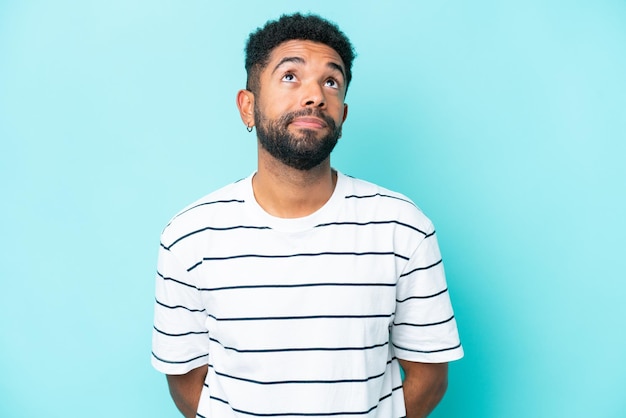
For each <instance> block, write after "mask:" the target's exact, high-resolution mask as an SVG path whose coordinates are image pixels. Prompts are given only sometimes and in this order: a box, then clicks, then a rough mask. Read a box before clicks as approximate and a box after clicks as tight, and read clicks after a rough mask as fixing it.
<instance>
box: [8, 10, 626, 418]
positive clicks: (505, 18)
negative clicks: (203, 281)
mask: <svg viewBox="0 0 626 418" xmlns="http://www.w3.org/2000/svg"><path fill="white" fill-rule="evenodd" d="M292 11H305V12H306V11H312V12H316V13H320V14H321V15H323V16H325V17H327V18H329V19H331V20H333V21H336V22H337V23H338V24H339V25H340V26H341V27H342V29H343V30H344V31H345V32H346V33H347V34H348V35H349V36H350V37H351V39H352V41H353V43H354V44H355V46H356V49H357V52H358V57H357V60H356V62H355V67H354V79H353V83H352V85H351V86H350V91H349V93H348V96H347V102H348V103H349V104H350V113H349V117H348V120H347V122H346V124H345V127H344V135H343V137H342V139H341V141H340V144H339V145H338V147H337V149H336V151H335V153H334V156H333V165H334V166H335V167H337V168H338V169H340V170H341V171H343V172H345V173H346V174H350V175H353V176H358V177H362V178H364V179H366V180H369V181H373V182H376V183H379V184H381V185H383V186H385V187H388V188H392V189H395V190H398V191H400V192H403V193H405V194H407V195H408V196H410V197H411V198H412V199H413V200H415V201H416V202H417V203H418V205H419V206H420V207H421V208H422V209H423V210H424V211H425V212H426V214H427V215H428V216H429V217H430V218H431V219H432V220H433V221H434V222H435V225H436V226H437V230H438V234H439V240H440V243H441V247H442V251H443V254H444V261H445V263H446V271H447V274H448V281H449V286H450V289H451V297H452V301H453V303H454V306H455V310H456V315H457V319H458V323H459V329H460V333H461V337H462V340H463V343H464V346H465V351H466V357H465V358H464V359H463V360H461V361H459V362H457V363H454V364H452V365H451V369H450V373H451V377H450V388H449V390H448V393H447V395H446V397H445V398H444V401H443V402H442V404H441V405H440V406H439V408H438V409H437V411H436V412H435V413H434V414H433V416H434V417H494V418H500V417H508V418H517V417H519V418H521V417H625V416H626V397H624V393H626V361H625V360H624V353H625V352H626V326H624V319H625V318H626V303H625V300H624V299H625V296H626V284H625V283H626V280H625V279H626V273H625V272H624V264H625V259H626V256H625V254H626V251H625V250H626V244H625V242H624V236H625V234H626V222H625V221H624V218H625V216H626V168H625V167H626V163H625V162H624V160H625V157H626V145H625V143H626V3H625V2H624V1H621V0H614V1H610V0H597V1H558V0H556V1H540V0H527V1H510V2H506V1H495V0H493V1H489V0H477V1H473V2H464V1H454V0H451V1H436V2H435V1H430V2H427V1H358V2H357V1H354V2H338V1H336V0H329V1H318V2H315V3H314V4H313V3H305V2H298V1H278V0H269V1H258V2H257V1H255V2H253V1H248V2H243V1H229V2H225V1H215V2H214V1H209V0H204V1H200V0H194V1H173V0H172V1H154V0H151V1H148V0H135V1H132V0H109V1H105V0H102V1H98V0H85V1H70V0H56V1H46V0H39V1H36V0H33V1H28V0H0V144H1V148H0V163H1V166H0V185H1V204H0V216H1V226H0V232H1V236H0V238H1V240H2V241H1V245H2V247H1V252H0V263H1V270H0V271H1V273H0V274H1V277H0V280H1V284H2V287H1V289H2V290H1V291H0V416H2V417H12V418H13V417H15V418H21V417H48V418H61V417H62V418H73V417H85V416H87V417H174V416H177V412H176V410H175V408H174V406H173V403H172V402H171V400H170V398H169V395H168V393H167V388H166V384H165V379H164V377H163V376H162V375H160V374H159V373H157V372H156V371H154V370H153V369H152V368H151V366H150V338H151V331H152V322H151V321H152V304H153V300H154V299H153V291H154V273H155V268H156V254H157V246H158V242H159V234H160V232H161V229H162V228H163V226H164V225H165V223H166V222H167V221H168V219H169V218H170V217H171V216H172V215H173V214H174V213H175V212H176V211H178V210H179V209H181V208H182V207H183V206H185V205H187V204H188V203H190V202H192V201H193V200H195V199H197V198H199V197H201V196H202V195H204V194H206V193H208V192H210V191H212V190H214V189H216V188H218V187H220V186H222V185H224V184H226V183H229V182H231V181H234V180H237V179H239V178H241V177H244V176H246V175H248V174H249V173H251V172H252V171H253V170H254V168H255V165H256V154H255V152H256V143H255V137H254V134H248V133H247V132H246V130H245V127H244V126H243V123H242V122H241V121H240V119H239V116H238V113H237V110H236V107H235V94H236V92H237V90H238V89H240V88H242V87H243V86H244V83H245V72H244V68H243V46H244V42H245V39H246V37H247V35H248V33H249V32H250V31H252V30H254V29H255V28H256V27H258V26H261V25H262V24H263V23H264V22H265V21H266V20H268V19H273V18H276V17H278V16H279V15H280V14H282V13H286V12H292Z"/></svg>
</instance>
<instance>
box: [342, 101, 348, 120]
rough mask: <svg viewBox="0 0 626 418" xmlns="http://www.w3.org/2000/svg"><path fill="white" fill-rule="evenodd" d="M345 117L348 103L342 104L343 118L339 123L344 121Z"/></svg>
mask: <svg viewBox="0 0 626 418" xmlns="http://www.w3.org/2000/svg"><path fill="white" fill-rule="evenodd" d="M347 117H348V103H344V104H343V120H342V121H341V123H344V122H345V121H346V118H347Z"/></svg>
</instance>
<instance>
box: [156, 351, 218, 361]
mask: <svg viewBox="0 0 626 418" xmlns="http://www.w3.org/2000/svg"><path fill="white" fill-rule="evenodd" d="M207 356H208V354H202V355H199V356H198V357H194V358H192V359H189V360H181V361H173V360H165V359H162V358H161V357H159V356H157V355H156V354H154V351H153V352H152V357H154V358H155V359H157V360H159V361H161V362H163V363H168V364H185V363H191V362H192V361H194V360H198V359H199V358H202V357H207Z"/></svg>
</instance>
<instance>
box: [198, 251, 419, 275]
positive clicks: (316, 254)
mask: <svg viewBox="0 0 626 418" xmlns="http://www.w3.org/2000/svg"><path fill="white" fill-rule="evenodd" d="M325 255H354V256H365V255H393V256H394V257H398V258H401V259H403V260H408V259H409V258H408V257H406V256H403V255H401V254H396V253H394V252H393V251H380V252H379V251H368V252H363V253H357V252H334V251H327V252H321V253H297V254H276V255H270V254H240V255H232V256H228V257H204V258H202V260H200V261H198V262H197V263H196V264H194V265H193V266H191V267H189V268H188V269H187V271H191V270H193V269H195V268H196V267H198V266H199V265H201V264H202V263H203V262H204V261H222V260H235V259H238V258H292V257H320V256H325Z"/></svg>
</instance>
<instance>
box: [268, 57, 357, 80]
mask: <svg viewBox="0 0 626 418" xmlns="http://www.w3.org/2000/svg"><path fill="white" fill-rule="evenodd" d="M288 62H292V63H294V64H305V63H306V61H304V58H301V57H285V58H283V59H281V60H280V61H279V62H278V64H276V66H275V67H274V69H273V70H272V74H273V73H275V72H276V70H278V68H279V67H280V66H281V65H283V64H286V63H288ZM326 66H327V67H328V68H330V69H332V70H335V71H339V72H340V73H341V75H342V76H343V78H344V80H345V78H346V73H345V71H344V70H343V67H342V66H341V65H339V64H337V63H336V62H332V61H330V62H328V63H327V64H326Z"/></svg>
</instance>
